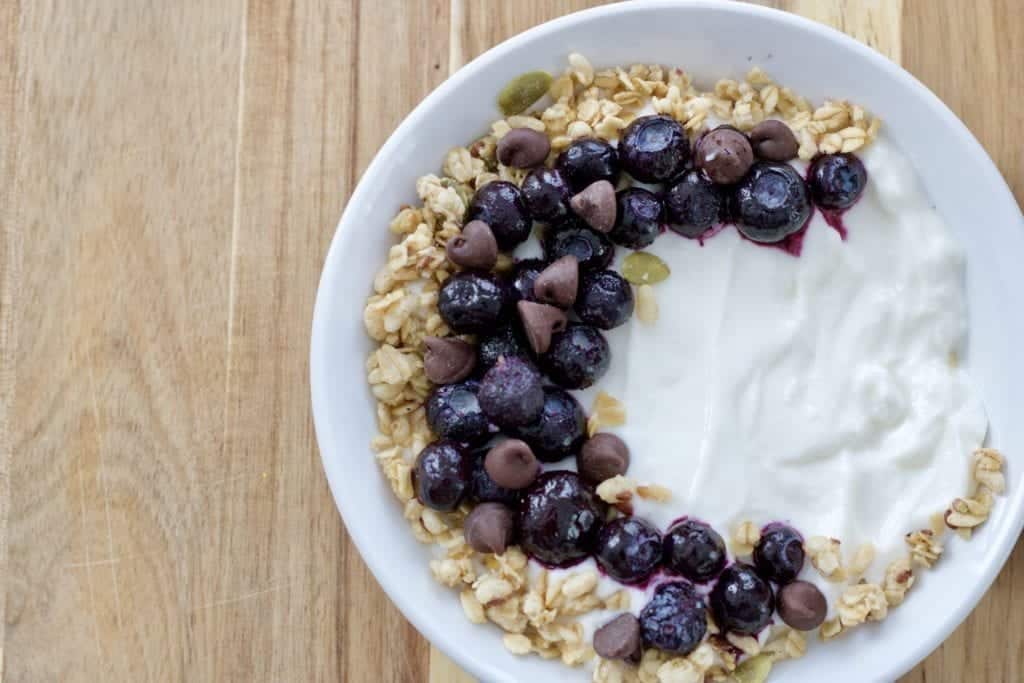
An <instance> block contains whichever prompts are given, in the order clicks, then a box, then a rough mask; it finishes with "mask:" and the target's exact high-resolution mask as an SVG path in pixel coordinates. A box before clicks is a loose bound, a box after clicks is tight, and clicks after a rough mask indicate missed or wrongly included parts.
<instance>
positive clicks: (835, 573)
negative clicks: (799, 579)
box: [804, 536, 845, 580]
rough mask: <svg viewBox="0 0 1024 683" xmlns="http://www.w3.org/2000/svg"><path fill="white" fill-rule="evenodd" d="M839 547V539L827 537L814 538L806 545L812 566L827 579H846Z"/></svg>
mask: <svg viewBox="0 0 1024 683" xmlns="http://www.w3.org/2000/svg"><path fill="white" fill-rule="evenodd" d="M839 545H840V543H839V541H838V540H837V539H835V538H827V537H825V536H812V537H810V538H808V539H807V542H806V543H805V544H804V548H805V549H806V551H807V556H808V557H809V558H810V560H811V564H812V565H814V568H815V569H817V570H818V573H820V574H821V575H822V576H824V577H825V578H833V579H836V580H842V579H843V578H845V573H844V572H843V571H842V565H841V563H840V555H839Z"/></svg>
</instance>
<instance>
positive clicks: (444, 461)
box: [413, 439, 473, 512]
mask: <svg viewBox="0 0 1024 683" xmlns="http://www.w3.org/2000/svg"><path fill="white" fill-rule="evenodd" d="M472 474H473V457H472V456H471V455H470V454H469V452H468V451H466V449H465V448H464V447H463V446H460V445H459V444H457V443H455V442H454V441H448V440H446V439H443V440H441V441H435V442H433V443H431V444H428V445H427V447H426V448H424V449H423V450H422V451H420V453H419V455H418V456H416V465H415V467H414V469H413V483H414V484H415V488H416V497H417V498H418V499H419V501H420V502H421V503H423V504H424V505H426V506H427V507H428V508H431V509H434V510H441V511H442V512H451V511H452V510H454V509H455V508H457V507H458V506H459V503H461V502H462V500H463V499H464V498H465V497H466V495H467V494H468V493H469V487H470V479H471V478H472Z"/></svg>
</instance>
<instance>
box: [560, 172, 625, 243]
mask: <svg viewBox="0 0 1024 683" xmlns="http://www.w3.org/2000/svg"><path fill="white" fill-rule="evenodd" d="M569 206H571V207H572V210H573V211H575V212H576V215H577V216H579V217H580V218H582V219H583V220H585V221H586V222H587V224H588V225H589V226H590V227H592V228H593V229H594V230H597V231H598V232H611V229H612V228H613V227H615V213H616V205H615V186H613V185H612V184H611V183H610V182H608V181H607V180H597V181H595V182H593V183H590V184H589V185H587V187H586V188H585V189H584V190H583V191H582V192H580V193H579V194H577V195H575V196H573V198H572V199H570V200H569Z"/></svg>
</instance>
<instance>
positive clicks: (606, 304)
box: [575, 270, 633, 330]
mask: <svg viewBox="0 0 1024 683" xmlns="http://www.w3.org/2000/svg"><path fill="white" fill-rule="evenodd" d="M575 309H576V315H578V316H579V317H580V320H582V321H583V322H585V323H587V324H588V325H593V326H594V327H597V328H600V329H602V330H610V329H612V328H613V327H618V326H619V325H621V324H622V323H624V322H626V321H627V320H629V316H631V315H633V288H632V287H631V286H630V284H629V283H628V282H626V279H625V278H623V277H622V276H621V275H619V274H618V273H616V272H615V271H614V270H599V271H596V272H593V273H588V274H587V275H585V276H584V277H583V282H581V283H580V289H579V294H578V295H577V296H576V304H575Z"/></svg>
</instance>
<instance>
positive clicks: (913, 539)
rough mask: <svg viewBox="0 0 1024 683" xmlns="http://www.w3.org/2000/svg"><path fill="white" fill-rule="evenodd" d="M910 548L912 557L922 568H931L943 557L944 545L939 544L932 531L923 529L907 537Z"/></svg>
mask: <svg viewBox="0 0 1024 683" xmlns="http://www.w3.org/2000/svg"><path fill="white" fill-rule="evenodd" d="M906 541H907V545H909V546H910V557H911V559H912V560H913V561H914V562H916V563H917V564H919V565H921V566H922V567H931V566H933V565H934V564H935V563H936V562H937V561H938V559H939V556H941V555H942V544H941V543H939V542H938V539H937V538H936V537H935V533H934V532H933V531H932V530H931V529H921V530H919V531H914V532H911V533H909V534H907V536H906Z"/></svg>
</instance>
